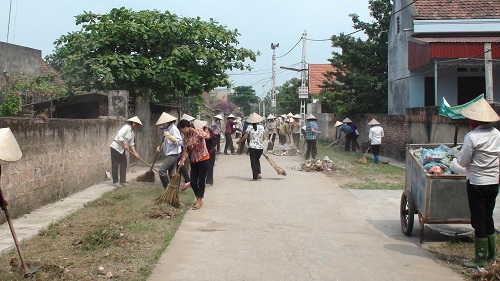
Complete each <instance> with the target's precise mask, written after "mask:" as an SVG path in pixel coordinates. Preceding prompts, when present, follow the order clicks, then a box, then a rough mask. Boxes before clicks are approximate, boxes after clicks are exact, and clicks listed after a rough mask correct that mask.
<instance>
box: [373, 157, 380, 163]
mask: <svg viewBox="0 0 500 281" xmlns="http://www.w3.org/2000/svg"><path fill="white" fill-rule="evenodd" d="M373 160H374V161H375V164H378V163H379V162H380V156H379V155H375V156H373Z"/></svg>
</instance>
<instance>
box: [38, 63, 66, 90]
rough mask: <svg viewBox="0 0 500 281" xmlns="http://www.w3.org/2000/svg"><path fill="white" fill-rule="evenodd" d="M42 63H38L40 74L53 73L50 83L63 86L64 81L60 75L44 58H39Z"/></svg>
mask: <svg viewBox="0 0 500 281" xmlns="http://www.w3.org/2000/svg"><path fill="white" fill-rule="evenodd" d="M41 61H42V63H41V64H40V67H41V70H42V74H53V75H54V81H52V85H54V86H61V87H64V85H65V84H64V81H63V80H62V78H61V75H60V74H59V73H58V72H57V71H56V70H55V69H54V68H52V66H50V65H49V64H48V63H47V62H45V61H44V60H41Z"/></svg>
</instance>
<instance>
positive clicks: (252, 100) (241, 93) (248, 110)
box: [229, 86, 259, 116]
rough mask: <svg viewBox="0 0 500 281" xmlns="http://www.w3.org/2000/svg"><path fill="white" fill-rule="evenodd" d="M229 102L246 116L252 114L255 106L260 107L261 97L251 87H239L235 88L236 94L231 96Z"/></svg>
mask: <svg viewBox="0 0 500 281" xmlns="http://www.w3.org/2000/svg"><path fill="white" fill-rule="evenodd" d="M229 101H230V102H232V103H234V104H235V105H236V106H239V107H240V110H241V111H243V114H244V115H245V116H248V115H250V114H252V110H253V109H255V106H256V105H257V106H258V103H259V97H257V95H256V94H255V90H254V89H253V88H252V87H251V86H238V87H236V88H234V93H232V94H230V95H229Z"/></svg>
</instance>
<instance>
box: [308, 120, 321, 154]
mask: <svg viewBox="0 0 500 281" xmlns="http://www.w3.org/2000/svg"><path fill="white" fill-rule="evenodd" d="M317 120H318V118H316V117H314V115H312V114H309V116H307V118H306V122H307V123H306V143H307V149H306V155H305V159H306V160H309V156H310V155H311V156H312V158H313V159H316V155H317V154H318V149H317V147H316V141H317V138H318V135H319V134H321V131H320V130H319V128H318V122H317Z"/></svg>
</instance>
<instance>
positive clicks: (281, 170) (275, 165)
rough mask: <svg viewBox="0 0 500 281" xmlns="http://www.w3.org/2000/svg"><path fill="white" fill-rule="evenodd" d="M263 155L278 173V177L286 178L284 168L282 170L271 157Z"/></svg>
mask: <svg viewBox="0 0 500 281" xmlns="http://www.w3.org/2000/svg"><path fill="white" fill-rule="evenodd" d="M262 155H264V157H266V160H267V162H269V164H270V165H271V167H273V168H274V169H275V170H276V172H278V175H281V176H286V172H285V170H283V169H282V168H280V167H279V166H278V164H276V162H274V161H273V160H272V159H271V158H269V156H267V155H266V154H264V153H262Z"/></svg>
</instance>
